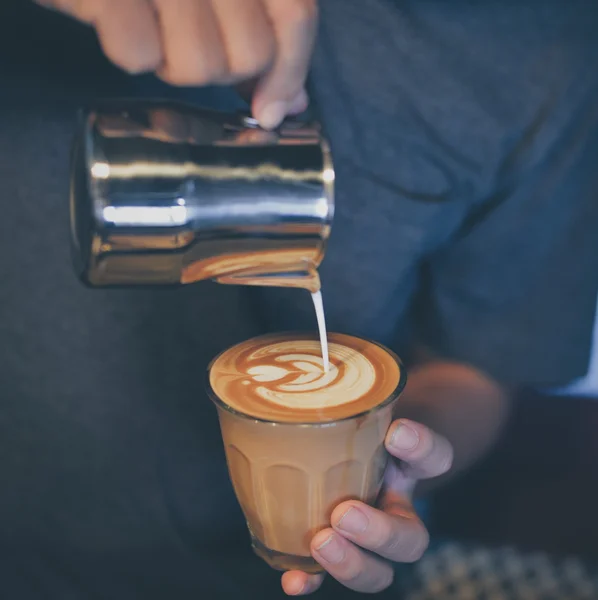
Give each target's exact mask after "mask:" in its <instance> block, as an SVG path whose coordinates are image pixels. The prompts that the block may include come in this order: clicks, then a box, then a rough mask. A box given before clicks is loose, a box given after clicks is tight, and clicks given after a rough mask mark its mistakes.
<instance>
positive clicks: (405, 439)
mask: <svg viewBox="0 0 598 600" xmlns="http://www.w3.org/2000/svg"><path fill="white" fill-rule="evenodd" d="M386 448H387V450H388V452H389V453H390V454H391V455H393V456H394V457H395V458H397V459H399V461H400V462H395V461H392V462H391V463H390V464H389V467H388V469H387V472H386V483H385V489H384V491H383V493H382V495H381V501H380V504H379V507H378V508H372V507H371V506H367V505H365V504H363V503H361V502H356V501H349V502H343V503H342V504H340V505H339V506H338V507H337V508H336V509H335V510H334V512H333V513H332V518H331V523H332V527H331V528H328V529H325V530H323V531H320V532H319V533H318V534H317V535H316V536H315V537H314V539H313V540H312V544H311V549H312V555H313V557H314V558H315V559H316V560H317V561H318V562H319V563H320V564H321V565H322V566H323V567H324V568H325V569H326V571H327V572H328V573H329V574H330V575H331V576H332V577H334V578H335V579H337V580H338V581H339V582H341V583H342V584H344V585H345V586H346V587H348V588H350V589H352V590H355V591H358V592H367V593H375V592H379V591H382V590H384V589H385V588H387V587H388V586H390V584H391V583H392V580H393V568H392V563H393V562H396V563H411V562H414V561H416V560H418V559H419V558H420V557H421V556H422V554H423V553H424V551H425V550H426V548H427V546H428V532H427V530H426V528H425V527H424V525H423V523H422V522H421V521H420V519H419V517H418V516H417V514H416V513H415V510H414V508H413V504H412V501H411V497H412V493H413V489H414V487H415V485H416V483H417V481H418V480H422V479H428V478H431V477H436V476H439V475H442V474H444V473H446V472H447V471H448V470H449V469H450V467H451V463H452V458H453V451H452V447H451V445H450V444H449V442H448V441H447V440H446V439H445V438H443V437H441V436H439V435H436V434H435V433H433V432H432V431H431V430H430V429H428V428H426V427H424V426H423V425H420V424H418V423H413V422H411V421H406V420H399V421H395V422H394V423H393V424H392V426H391V427H390V429H389V432H388V435H387V437H386ZM364 550H366V551H368V552H364ZM322 581H323V576H321V575H317V576H314V575H307V574H305V573H302V572H300V571H289V572H287V573H285V574H284V575H283V578H282V585H283V588H284V590H285V592H286V593H287V594H289V595H291V596H299V595H306V594H310V593H312V592H314V591H316V590H317V589H318V588H319V587H320V585H321V584H322Z"/></svg>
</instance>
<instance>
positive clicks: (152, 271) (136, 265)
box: [71, 100, 334, 291]
mask: <svg viewBox="0 0 598 600" xmlns="http://www.w3.org/2000/svg"><path fill="white" fill-rule="evenodd" d="M71 177H72V180H71V233H72V245H73V250H74V259H75V264H76V268H77V271H78V273H79V275H80V276H81V278H82V279H83V281H84V282H86V283H87V284H89V285H92V286H128V285H176V284H187V283H192V282H195V281H199V280H202V279H215V280H217V281H219V282H221V283H232V284H245V285H272V286H292V287H303V288H307V289H309V290H311V291H316V290H317V289H319V287H320V284H319V278H318V273H317V268H318V266H319V264H320V262H321V261H322V258H323V255H324V251H325V245H326V240H327V239H328V236H329V234H330V226H331V222H332V218H333V213H334V200H333V190H334V169H333V165H332V160H331V156H330V151H329V148H328V145H327V143H326V141H325V140H324V139H323V138H322V136H321V133H320V131H319V128H318V126H317V125H307V124H304V123H301V122H298V121H293V120H290V121H286V122H285V123H284V124H283V125H282V126H281V127H280V128H279V129H278V130H277V131H275V132H270V131H264V130H262V129H260V128H259V126H258V125H257V123H256V122H255V120H254V119H251V118H249V117H246V116H243V115H231V114H228V113H220V112H215V111H207V110H201V109H197V108H195V107H192V106H188V105H185V104H176V103H164V102H148V101H136V100H133V101H113V102H110V103H107V104H104V105H102V106H100V107H98V108H96V109H94V110H91V111H87V112H86V113H85V114H84V115H83V117H82V119H81V122H80V125H79V129H78V131H77V135H76V140H75V145H74V149H73V162H72V176H71Z"/></svg>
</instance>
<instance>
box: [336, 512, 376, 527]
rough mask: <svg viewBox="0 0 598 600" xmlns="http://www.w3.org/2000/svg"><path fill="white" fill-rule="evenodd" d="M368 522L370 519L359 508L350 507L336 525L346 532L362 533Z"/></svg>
mask: <svg viewBox="0 0 598 600" xmlns="http://www.w3.org/2000/svg"><path fill="white" fill-rule="evenodd" d="M369 522H370V520H369V519H368V518H367V517H366V516H365V515H364V514H363V513H362V512H361V511H360V510H359V509H357V508H353V507H351V508H350V509H349V510H348V511H347V512H346V513H345V514H344V515H343V516H342V517H341V518H340V520H339V522H338V523H337V524H336V526H337V527H338V528H339V529H342V530H343V531H346V532H347V533H363V532H364V531H365V530H366V529H367V527H368V524H369Z"/></svg>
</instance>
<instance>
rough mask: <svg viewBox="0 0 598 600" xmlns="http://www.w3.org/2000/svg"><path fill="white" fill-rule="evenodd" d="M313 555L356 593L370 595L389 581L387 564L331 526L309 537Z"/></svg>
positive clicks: (386, 585) (391, 577)
mask: <svg viewBox="0 0 598 600" xmlns="http://www.w3.org/2000/svg"><path fill="white" fill-rule="evenodd" d="M311 549H312V555H313V557H314V558H315V559H316V560H317V561H318V562H319V563H320V564H321V565H322V567H324V569H326V571H328V573H330V575H332V577H334V579H336V580H337V581H339V582H340V583H342V584H343V585H344V586H345V587H348V588H349V589H351V590H355V591H356V592H367V593H371V594H374V593H376V592H381V591H382V590H385V589H386V588H387V587H389V586H390V584H391V583H392V580H393V577H394V572H393V569H392V566H391V565H390V563H388V562H385V561H384V560H382V559H380V558H376V557H374V556H373V555H371V554H367V553H366V552H363V551H362V550H360V549H359V548H357V546H355V545H354V544H352V543H351V542H350V541H349V540H347V539H345V538H344V537H343V536H342V535H339V534H338V533H336V532H335V531H333V530H332V529H325V530H323V531H320V532H319V533H318V534H317V535H316V536H315V537H314V539H313V540H312V544H311Z"/></svg>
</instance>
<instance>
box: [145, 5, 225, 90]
mask: <svg viewBox="0 0 598 600" xmlns="http://www.w3.org/2000/svg"><path fill="white" fill-rule="evenodd" d="M153 2H154V5H155V7H156V9H157V11H158V15H159V20H160V25H161V35H162V45H163V48H164V64H163V66H162V68H161V69H160V71H159V72H158V75H159V76H160V77H161V78H162V79H164V80H165V81H167V82H168V83H171V84H173V85H178V86H195V85H208V84H212V83H225V82H226V80H227V78H228V76H229V70H228V62H227V59H226V53H225V52H224V45H223V41H222V36H221V35H220V28H219V25H218V19H217V18H216V15H215V14H214V11H213V10H212V3H211V2H209V0H153Z"/></svg>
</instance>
